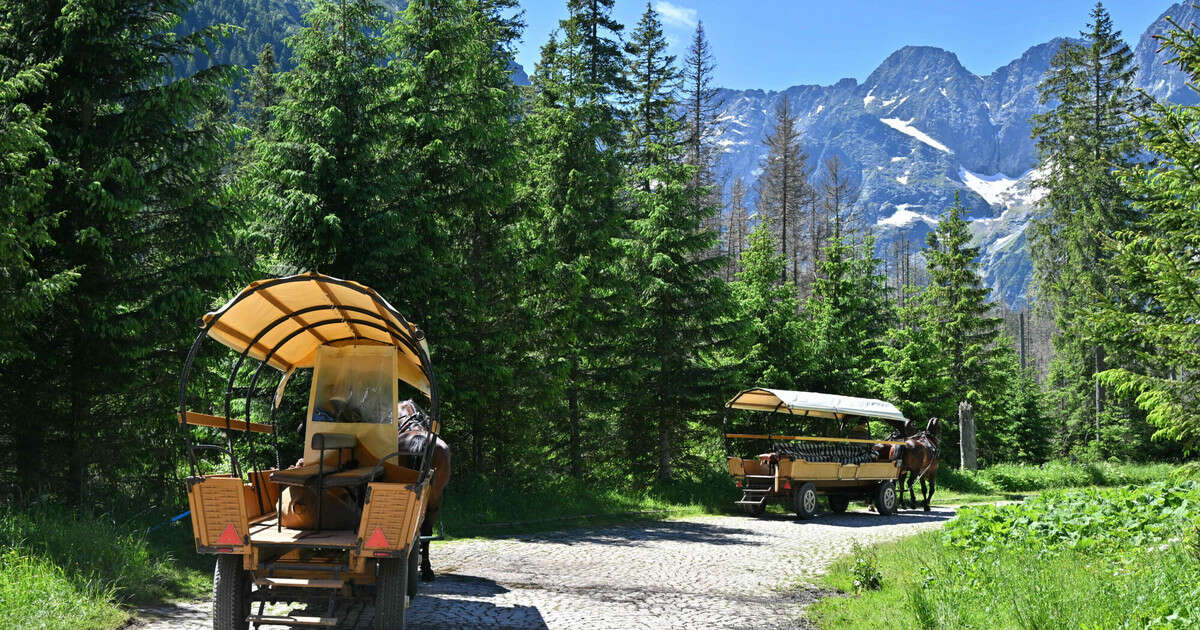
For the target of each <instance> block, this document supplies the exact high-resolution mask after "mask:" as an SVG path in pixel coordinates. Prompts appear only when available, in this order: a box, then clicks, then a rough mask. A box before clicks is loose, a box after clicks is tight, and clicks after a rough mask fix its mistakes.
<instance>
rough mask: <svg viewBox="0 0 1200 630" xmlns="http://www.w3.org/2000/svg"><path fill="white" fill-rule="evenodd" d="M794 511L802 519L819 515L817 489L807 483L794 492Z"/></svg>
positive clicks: (810, 483)
mask: <svg viewBox="0 0 1200 630" xmlns="http://www.w3.org/2000/svg"><path fill="white" fill-rule="evenodd" d="M792 509H794V510H796V516H799V517H800V518H812V517H814V516H816V514H817V487H816V486H814V485H813V483H812V482H811V481H806V482H804V483H802V484H800V485H799V486H797V488H796V489H795V490H793V491H792Z"/></svg>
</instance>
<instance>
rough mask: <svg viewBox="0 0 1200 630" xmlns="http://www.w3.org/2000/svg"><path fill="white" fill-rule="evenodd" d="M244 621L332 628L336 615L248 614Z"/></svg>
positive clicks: (335, 621) (334, 624)
mask: <svg viewBox="0 0 1200 630" xmlns="http://www.w3.org/2000/svg"><path fill="white" fill-rule="evenodd" d="M246 621H248V622H250V623H254V624H260V623H269V624H273V625H278V626H317V627H322V628H332V627H334V626H336V625H337V624H338V620H337V617H301V616H298V615H250V616H249V617H246Z"/></svg>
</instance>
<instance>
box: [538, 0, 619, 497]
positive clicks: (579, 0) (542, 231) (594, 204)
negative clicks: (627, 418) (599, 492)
mask: <svg viewBox="0 0 1200 630" xmlns="http://www.w3.org/2000/svg"><path fill="white" fill-rule="evenodd" d="M612 4H613V0H569V2H568V3H567V11H568V17H567V19H565V20H563V21H562V22H560V28H561V30H562V40H561V41H559V40H558V39H557V38H556V37H552V39H551V41H550V42H549V43H548V44H547V45H546V46H545V47H544V48H543V49H542V59H541V63H539V64H538V68H537V72H535V73H534V76H533V80H532V82H533V85H532V92H533V95H532V98H531V101H530V106H529V111H528V116H527V124H528V125H529V135H530V139H529V152H530V164H529V168H528V171H529V184H528V186H529V196H530V200H531V202H532V203H534V204H535V210H534V215H535V216H534V217H532V220H531V222H530V224H529V225H528V229H527V231H526V237H527V239H528V241H529V248H530V251H529V253H528V255H527V256H526V257H525V258H526V261H527V263H528V264H529V265H530V270H531V273H533V274H535V276H534V279H533V281H534V282H535V283H536V284H537V285H538V288H537V290H536V291H534V292H533V293H532V295H530V296H529V298H528V300H527V302H528V304H527V306H528V308H529V309H530V311H531V312H532V313H533V314H535V316H536V317H537V320H536V321H537V322H538V323H537V326H538V327H539V329H540V330H541V331H543V333H542V335H541V336H540V338H539V339H538V340H537V344H538V351H537V354H538V356H539V357H540V358H541V360H542V361H543V362H544V370H545V373H546V375H547V377H548V379H549V380H550V381H551V382H553V383H555V384H556V390H553V391H552V394H553V395H551V396H550V398H552V399H555V400H561V401H563V405H562V409H560V410H559V412H560V413H561V415H562V416H563V417H564V420H563V422H561V423H556V425H557V426H563V425H565V429H566V430H565V435H563V436H562V437H563V438H565V439H564V440H563V441H564V442H565V447H566V448H565V449H554V450H553V451H552V452H553V453H555V454H557V453H563V452H565V454H566V460H567V461H566V466H567V468H568V470H569V471H570V472H571V474H573V475H574V476H577V477H580V476H582V475H583V470H584V466H583V463H584V462H583V458H584V452H585V450H593V449H592V447H593V446H594V444H595V443H597V441H598V440H599V436H600V435H601V433H599V432H598V431H597V430H596V428H597V427H596V424H597V423H588V422H585V420H586V417H587V415H588V414H589V413H593V412H597V411H601V410H610V409H611V407H612V403H611V400H610V398H609V397H608V395H607V393H606V392H605V390H604V388H603V386H602V383H600V382H599V380H598V378H597V372H596V370H598V369H600V368H601V367H602V366H604V365H605V364H606V363H607V362H606V361H605V360H604V358H603V356H602V355H603V353H604V352H605V351H606V348H607V349H611V346H610V344H611V340H612V339H613V338H614V335H612V334H610V333H612V332H613V331H614V330H615V328H614V326H616V325H617V324H616V323H615V322H616V321H617V320H618V319H619V314H620V312H621V310H622V308H621V307H622V303H621V302H622V299H620V298H619V297H618V296H619V295H620V292H621V290H622V284H621V283H620V282H619V275H618V273H617V272H618V270H617V268H616V266H615V264H614V263H615V261H616V259H617V254H618V251H617V249H616V247H615V246H614V244H613V240H614V238H615V237H616V236H618V235H620V234H621V233H622V232H623V230H624V228H625V219H626V216H625V212H624V207H623V206H622V203H621V200H620V198H619V191H620V189H621V186H622V183H623V182H622V168H621V164H622V161H621V156H620V155H619V151H620V149H621V140H622V138H621V126H620V118H619V116H618V113H617V111H616V109H615V106H614V104H613V103H614V101H615V100H616V99H618V98H620V97H621V95H622V94H624V93H625V92H626V88H625V80H624V77H623V67H624V57H623V55H622V54H621V45H620V32H621V30H622V28H623V27H622V26H621V25H620V24H618V23H617V22H616V21H614V20H613V19H612V17H611V13H612ZM585 432H586V434H585Z"/></svg>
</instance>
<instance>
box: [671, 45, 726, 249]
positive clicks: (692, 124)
mask: <svg viewBox="0 0 1200 630" xmlns="http://www.w3.org/2000/svg"><path fill="white" fill-rule="evenodd" d="M716 68H717V63H716V61H715V60H714V58H713V54H712V49H711V47H710V46H709V44H708V39H707V38H706V37H705V35H704V23H703V22H699V23H697V24H696V32H695V34H694V35H693V36H692V43H691V44H690V45H689V46H688V51H687V56H686V57H685V58H684V61H683V72H682V76H681V79H682V94H681V99H680V100H681V102H680V106H682V108H683V109H684V115H683V118H684V120H683V128H682V129H681V130H680V131H681V132H682V134H683V142H684V145H685V147H686V149H685V155H684V161H685V162H686V163H687V164H689V165H690V166H692V168H693V170H692V180H691V182H689V184H688V191H689V193H690V194H691V195H692V204H693V205H695V206H696V207H706V208H707V215H706V216H705V221H704V228H705V229H706V230H710V231H713V232H717V233H720V231H721V202H720V194H721V191H720V187H719V186H718V185H717V177H716V172H715V171H716V162H717V158H718V157H719V155H720V154H719V151H718V150H717V146H716V144H715V142H716V139H717V136H719V135H720V133H721V131H720V129H719V128H718V127H717V115H718V109H719V108H720V101H719V96H718V95H719V90H717V88H715V87H713V71H715V70H716ZM720 252H721V247H720V242H718V243H716V244H714V245H713V248H712V250H711V251H710V252H709V253H710V254H713V255H719V254H720Z"/></svg>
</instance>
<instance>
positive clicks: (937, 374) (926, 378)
mask: <svg viewBox="0 0 1200 630" xmlns="http://www.w3.org/2000/svg"><path fill="white" fill-rule="evenodd" d="M897 320H898V325H897V326H895V327H893V328H892V329H891V330H889V331H888V334H887V343H886V344H885V345H884V347H883V354H884V359H883V361H882V362H881V363H880V371H881V372H882V373H883V383H882V384H881V386H880V393H881V394H882V395H883V397H884V399H885V400H888V401H889V402H892V403H894V404H895V405H896V406H897V407H899V408H900V411H901V412H903V413H904V416H905V417H907V418H912V419H913V420H916V421H918V422H924V421H926V420H928V419H929V418H932V417H934V416H939V417H943V418H947V419H949V418H948V417H947V415H946V414H947V404H946V401H948V400H950V378H949V369H948V368H949V366H948V365H947V361H946V357H945V356H944V355H943V354H942V353H941V348H939V347H938V344H937V343H936V339H935V336H934V330H933V327H932V326H930V325H928V324H929V321H928V314H927V309H926V308H925V307H924V306H923V305H922V304H921V303H920V301H914V302H912V303H909V304H907V305H905V306H902V307H900V308H899V311H898V317H897Z"/></svg>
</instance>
